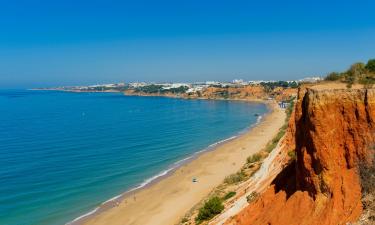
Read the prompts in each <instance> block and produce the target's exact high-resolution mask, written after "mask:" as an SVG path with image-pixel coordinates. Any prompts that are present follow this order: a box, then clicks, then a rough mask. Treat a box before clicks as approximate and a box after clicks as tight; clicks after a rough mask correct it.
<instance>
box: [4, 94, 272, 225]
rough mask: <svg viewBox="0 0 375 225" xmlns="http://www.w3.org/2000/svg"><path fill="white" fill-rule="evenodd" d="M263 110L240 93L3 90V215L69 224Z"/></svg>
mask: <svg viewBox="0 0 375 225" xmlns="http://www.w3.org/2000/svg"><path fill="white" fill-rule="evenodd" d="M267 111H268V109H267V107H266V105H264V104H261V103H250V102H244V101H222V100H187V99H178V98H165V97H137V96H125V95H123V94H122V93H71V92H59V91H32V90H0V224H1V225H31V224H32V225H34V224H35V225H47V224H48V225H54V224H57V225H59V224H67V223H69V222H71V221H73V220H75V219H77V218H79V217H81V216H82V215H85V214H88V213H90V212H93V210H95V209H96V208H97V207H98V206H100V205H101V204H102V203H103V202H105V201H107V200H108V199H111V198H113V197H114V196H119V195H121V194H122V193H125V192H127V191H129V190H135V189H138V188H142V187H144V186H146V185H147V184H149V183H150V182H152V181H154V180H155V179H157V178H159V179H160V178H161V177H162V176H165V175H167V174H168V172H170V171H172V170H173V169H174V168H176V167H178V166H180V165H181V164H183V163H184V162H186V161H188V159H191V157H194V156H196V155H197V154H198V153H201V152H204V151H210V150H212V149H213V147H214V146H215V145H218V144H220V143H222V142H224V141H225V140H229V139H233V138H235V137H236V136H238V135H240V134H241V133H243V132H244V131H246V130H248V129H250V128H251V127H252V126H254V125H255V124H256V123H257V122H259V119H260V118H261V116H262V115H264V114H265V113H267Z"/></svg>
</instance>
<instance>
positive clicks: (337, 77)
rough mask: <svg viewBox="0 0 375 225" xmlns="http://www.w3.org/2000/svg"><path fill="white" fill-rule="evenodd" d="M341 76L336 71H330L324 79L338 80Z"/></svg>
mask: <svg viewBox="0 0 375 225" xmlns="http://www.w3.org/2000/svg"><path fill="white" fill-rule="evenodd" d="M340 78H341V76H340V74H339V73H337V72H332V73H330V74H328V75H327V76H326V77H325V78H324V80H329V81H335V80H339V79H340Z"/></svg>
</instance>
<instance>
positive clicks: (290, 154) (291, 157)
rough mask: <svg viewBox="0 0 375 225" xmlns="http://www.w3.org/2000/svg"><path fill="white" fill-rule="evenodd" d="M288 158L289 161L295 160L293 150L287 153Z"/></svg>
mask: <svg viewBox="0 0 375 225" xmlns="http://www.w3.org/2000/svg"><path fill="white" fill-rule="evenodd" d="M288 156H289V157H290V159H291V160H296V158H297V157H296V151H295V150H290V151H289V152H288Z"/></svg>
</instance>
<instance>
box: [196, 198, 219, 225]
mask: <svg viewBox="0 0 375 225" xmlns="http://www.w3.org/2000/svg"><path fill="white" fill-rule="evenodd" d="M223 210H224V205H223V202H222V200H221V199H220V198H219V197H216V196H215V197H212V198H210V199H209V200H208V201H207V202H205V203H204V205H203V207H202V208H200V209H199V213H198V216H197V217H196V218H195V221H196V222H197V224H200V223H202V222H203V221H205V220H210V219H212V218H213V217H214V216H216V215H217V214H219V213H221V211H223Z"/></svg>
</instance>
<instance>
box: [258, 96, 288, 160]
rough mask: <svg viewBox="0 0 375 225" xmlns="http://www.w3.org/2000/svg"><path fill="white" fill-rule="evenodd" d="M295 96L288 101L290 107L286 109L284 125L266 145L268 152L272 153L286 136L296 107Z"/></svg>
mask: <svg viewBox="0 0 375 225" xmlns="http://www.w3.org/2000/svg"><path fill="white" fill-rule="evenodd" d="M294 99H295V98H294V97H293V98H291V99H289V100H288V101H287V102H288V103H289V105H288V107H287V108H286V109H285V113H286V117H285V122H284V125H283V126H282V127H281V128H280V129H279V132H278V133H277V134H276V136H275V137H274V138H273V139H272V140H271V141H270V142H268V144H267V145H266V149H265V150H266V152H268V153H270V152H272V150H273V149H275V148H276V146H277V144H278V143H279V141H280V139H281V138H282V137H284V135H285V132H286V129H287V128H288V122H289V119H290V116H291V115H292V112H293V109H294Z"/></svg>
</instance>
